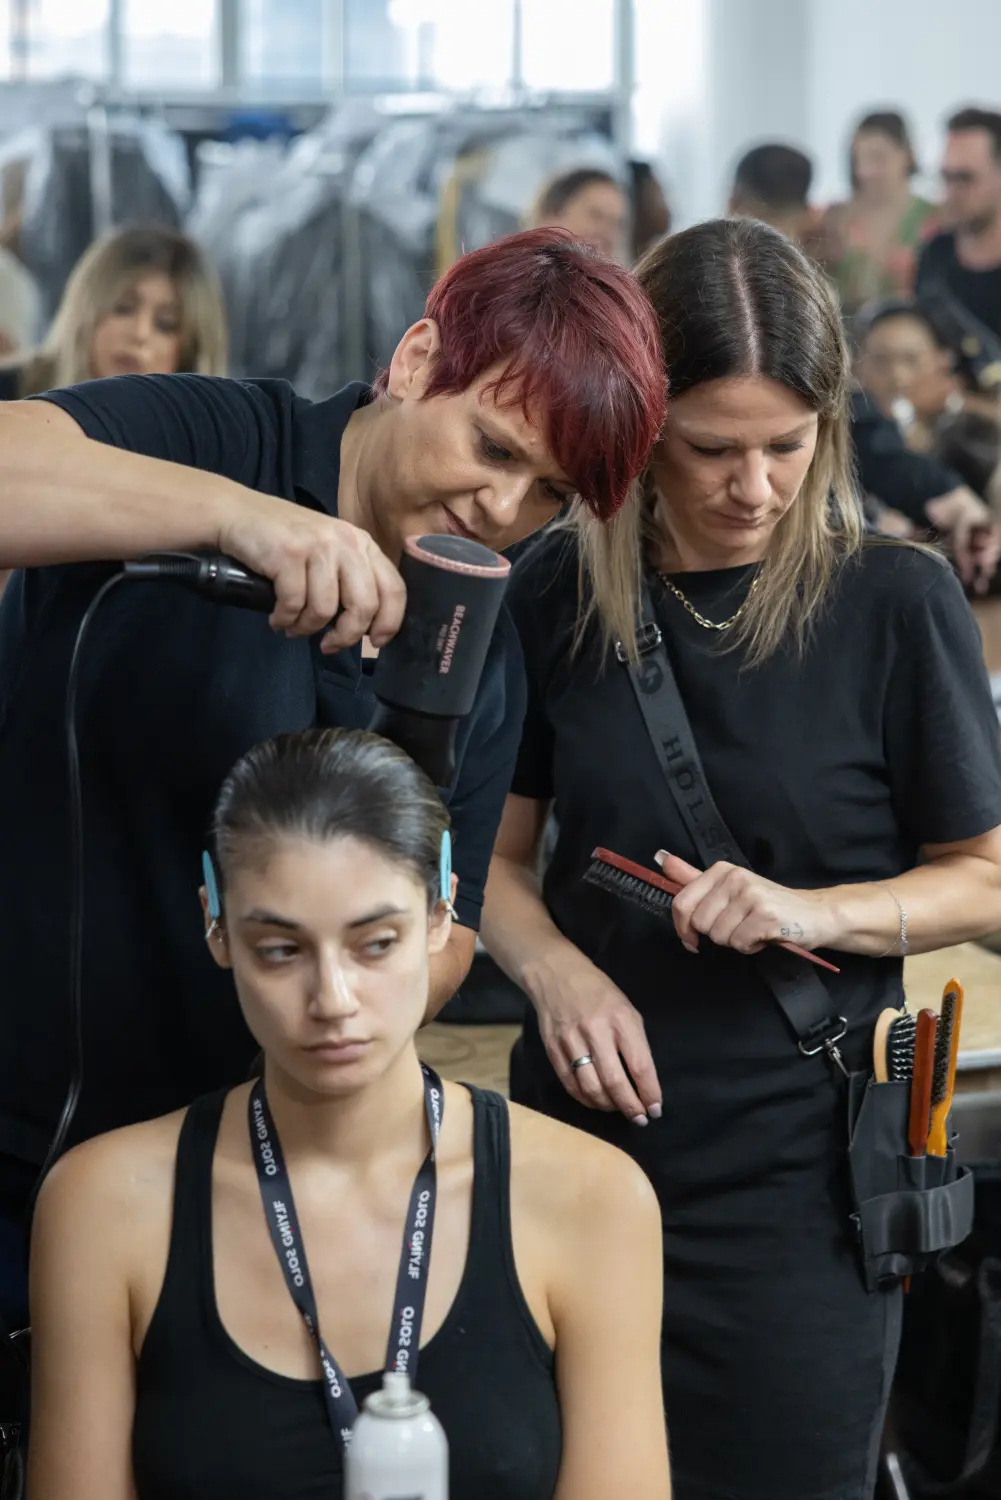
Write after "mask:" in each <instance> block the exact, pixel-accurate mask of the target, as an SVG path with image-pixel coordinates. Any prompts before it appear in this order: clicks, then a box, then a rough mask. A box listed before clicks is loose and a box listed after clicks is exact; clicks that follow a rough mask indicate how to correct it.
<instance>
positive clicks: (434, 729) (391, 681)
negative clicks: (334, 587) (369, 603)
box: [369, 536, 511, 787]
mask: <svg viewBox="0 0 1001 1500" xmlns="http://www.w3.org/2000/svg"><path fill="white" fill-rule="evenodd" d="M510 572H511V564H510V563H509V562H508V561H507V559H506V558H503V557H500V556H499V555H498V554H497V553H496V552H491V550H490V548H489V547H484V546H482V545H481V543H479V542H474V541H471V540H469V539H468V538H467V537H461V536H420V537H409V538H408V539H407V541H406V542H405V543H404V546H403V555H402V557H401V560H400V573H401V575H402V577H403V581H404V583H405V584H406V586H407V609H406V613H405V615H404V617H403V624H402V625H401V627H400V629H399V632H398V633H397V634H396V635H395V636H394V637H393V639H392V640H391V641H390V642H389V644H388V645H386V646H384V647H383V648H382V650H381V651H380V653H379V659H378V661H377V662H376V664H375V675H374V678H373V687H374V689H375V696H376V698H377V700H378V706H377V708H376V711H375V716H374V718H373V719H372V722H371V724H370V725H369V728H370V729H371V730H372V731H373V732H374V733H375V734H381V735H384V736H385V737H386V739H388V740H392V741H393V743H394V744H397V745H399V746H400V748H401V749H402V750H406V752H407V754H408V755H409V756H410V757H411V758H412V759H413V760H415V761H416V762H417V764H418V765H419V766H420V767H421V769H422V770H424V771H426V772H427V774H428V775H429V776H430V777H431V780H432V781H433V782H434V784H435V786H439V787H449V786H451V784H452V780H453V778H454V776H455V734H456V729H457V728H458V725H459V721H460V719H464V718H465V716H466V715H467V714H468V713H469V711H470V709H471V708H472V706H473V700H474V698H475V697H476V690H477V688H478V687H479V683H480V677H481V676H482V673H483V667H484V663H485V662H486V658H487V650H488V648H489V646H490V639H491V637H492V635H493V633H494V626H495V625H496V623H497V616H498V614H499V613H500V607H501V601H502V600H503V598H504V590H505V589H506V587H507V581H508V576H509V574H510Z"/></svg>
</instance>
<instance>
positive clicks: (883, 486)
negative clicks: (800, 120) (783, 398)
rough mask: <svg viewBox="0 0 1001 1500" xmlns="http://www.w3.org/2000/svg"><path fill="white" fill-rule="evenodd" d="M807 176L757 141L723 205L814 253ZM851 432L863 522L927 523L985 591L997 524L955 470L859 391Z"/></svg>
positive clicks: (908, 526)
mask: <svg viewBox="0 0 1001 1500" xmlns="http://www.w3.org/2000/svg"><path fill="white" fill-rule="evenodd" d="M810 181H811V164H810V159H809V157H808V156H805V155H804V153H803V152H802V151H796V150H795V149H794V148H792V147H790V146H783V145H779V144H765V145H761V146H757V147H755V149H754V150H753V151H749V152H748V153H747V155H746V156H744V157H743V158H742V159H741V160H740V162H738V164H737V169H736V172H735V174H734V183H733V188H732V190H731V193H730V202H729V211H730V213H731V215H734V216H736V217H739V218H754V219H759V220H760V221H761V222H762V223H764V224H770V225H771V226H772V228H773V229H779V230H781V231H782V232H783V234H785V235H787V236H788V237H789V238H790V239H793V240H794V241H797V242H798V243H799V245H800V247H801V249H803V250H804V251H806V252H807V254H811V253H812V254H813V258H814V259H817V258H818V255H819V253H820V251H821V249H822V246H821V243H820V241H819V238H818V235H817V233H816V225H817V221H816V218H815V217H814V215H813V214H812V212H811V210H810V205H809V192H810ZM851 437H852V442H853V444H854V448H855V459H856V463H857V465H858V477H859V483H860V488H861V490H862V493H863V495H864V496H865V497H866V501H867V518H868V520H869V522H870V524H871V525H873V526H875V527H876V528H877V529H879V530H885V531H886V532H887V533H888V534H892V535H894V536H904V537H909V536H914V535H916V534H918V533H927V532H928V531H929V530H931V529H934V530H935V531H936V532H938V533H939V534H940V535H942V536H943V537H944V538H945V539H946V540H947V542H948V545H949V547H950V550H951V551H952V555H953V558H954V560H955V562H956V566H957V568H958V570H959V573H960V576H961V577H962V579H963V582H964V584H965V585H966V587H967V588H969V589H971V590H973V591H975V592H977V593H984V592H986V591H987V589H988V588H989V587H990V584H991V581H992V579H993V578H994V575H995V573H996V571H997V565H998V558H999V555H1001V529H999V527H998V526H997V525H996V524H995V523H994V520H993V517H992V516H991V513H990V510H989V509H988V507H987V505H986V504H985V503H984V501H983V500H981V499H980V497H979V496H978V495H976V494H975V493H974V492H973V490H972V489H970V487H969V486H968V485H967V484H965V483H964V482H963V480H962V478H961V476H960V475H959V474H958V473H956V472H955V471H954V470H952V469H949V468H947V467H946V466H945V465H943V464H941V463H938V462H936V461H935V460H934V459H933V458H932V457H931V455H930V454H926V453H913V452H911V451H910V450H909V449H908V447H907V444H906V443H905V441H904V438H903V436H902V434H901V432H900V429H899V428H898V426H897V424H896V422H895V421H894V420H893V419H892V418H891V417H888V416H884V414H883V413H882V412H881V410H880V408H879V405H878V404H877V402H876V401H875V400H874V399H873V397H872V396H871V395H869V394H868V393H867V392H866V391H863V390H861V389H859V390H856V391H855V392H854V393H853V396H852V403H851Z"/></svg>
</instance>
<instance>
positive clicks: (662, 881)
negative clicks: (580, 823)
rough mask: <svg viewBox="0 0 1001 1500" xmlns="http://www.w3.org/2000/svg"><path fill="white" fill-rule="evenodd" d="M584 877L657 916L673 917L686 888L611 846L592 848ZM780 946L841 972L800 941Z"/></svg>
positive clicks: (780, 944)
mask: <svg viewBox="0 0 1001 1500" xmlns="http://www.w3.org/2000/svg"><path fill="white" fill-rule="evenodd" d="M584 879H585V880H586V881H587V883H588V885H596V886H598V887H599V889H600V890H603V891H608V892H610V893H611V895H613V896H618V897H619V898H620V899H621V900H623V901H629V902H631V903H632V905H633V906H638V907H640V908H641V909H642V910H643V911H646V912H649V913H650V914H651V916H655V917H669V916H670V914H671V906H672V905H673V902H674V898H675V896H677V895H678V894H679V892H681V891H683V890H684V886H683V885H679V884H678V882H677V881H675V880H668V878H667V876H666V875H661V874H660V872H659V871H658V870H647V869H646V868H645V867H644V866H643V865H637V864H635V863H634V862H633V861H632V860H631V859H625V858H624V857H623V856H622V855H621V854H613V853H612V851H611V849H602V848H600V847H599V848H597V849H594V850H592V851H591V863H590V864H589V865H588V867H587V869H586V870H585V871H584ZM776 947H779V948H785V949H786V951H787V952H789V953H795V954H796V956H797V958H806V959H809V961H810V963H812V964H817V965H818V966H819V967H820V968H821V969H830V971H831V973H832V974H837V973H839V972H840V970H839V969H838V968H837V967H836V965H834V964H830V963H828V962H827V959H826V958H818V957H817V955H816V953H811V952H810V951H809V949H808V948H800V947H799V946H798V945H797V944H796V943H784V942H780V943H777V944H776Z"/></svg>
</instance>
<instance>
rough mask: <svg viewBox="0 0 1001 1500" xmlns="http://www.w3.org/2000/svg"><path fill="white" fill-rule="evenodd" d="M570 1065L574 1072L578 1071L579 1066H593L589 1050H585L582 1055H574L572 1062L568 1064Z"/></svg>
mask: <svg viewBox="0 0 1001 1500" xmlns="http://www.w3.org/2000/svg"><path fill="white" fill-rule="evenodd" d="M570 1067H571V1070H572V1071H573V1072H574V1073H577V1072H579V1071H580V1069H581V1068H593V1067H594V1058H593V1057H592V1056H591V1054H590V1052H585V1053H584V1054H583V1056H581V1057H575V1058H574V1060H573V1062H572V1063H571V1064H570Z"/></svg>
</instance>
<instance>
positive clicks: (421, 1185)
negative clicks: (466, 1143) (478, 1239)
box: [248, 1064, 445, 1447]
mask: <svg viewBox="0 0 1001 1500" xmlns="http://www.w3.org/2000/svg"><path fill="white" fill-rule="evenodd" d="M421 1069H422V1072H423V1074H424V1108H425V1110H426V1112H427V1121H428V1129H429V1131H430V1133H431V1149H430V1151H429V1152H428V1154H427V1156H426V1157H425V1158H424V1161H423V1162H422V1164H421V1167H420V1170H419V1171H418V1173H417V1176H416V1178H415V1179H414V1186H413V1191H412V1192H411V1194H410V1205H409V1207H408V1209H407V1221H406V1226H405V1229H404V1234H403V1253H402V1255H401V1257H400V1270H399V1275H398V1276H397V1281H396V1299H395V1302H394V1304H393V1321H392V1324H391V1326H390V1332H389V1348H388V1351H387V1354H386V1368H387V1370H403V1371H406V1373H407V1374H408V1375H409V1376H410V1379H411V1381H413V1379H414V1376H415V1375H416V1373H417V1356H418V1352H419V1350H420V1343H421V1324H422V1322H423V1320H424V1298H425V1296H426V1293H427V1274H428V1264H429V1260H430V1255H431V1237H432V1233H433V1230H434V1210H435V1199H436V1198H437V1172H436V1169H435V1148H436V1146H437V1144H438V1135H439V1132H440V1131H441V1121H442V1114H443V1112H444V1107H445V1096H444V1092H443V1090H442V1086H441V1079H440V1078H439V1077H438V1075H437V1073H436V1072H435V1071H434V1069H433V1068H429V1067H427V1066H426V1064H422V1065H421ZM248 1115H249V1123H250V1147H251V1152H252V1154H253V1157H254V1165H255V1167H256V1168H257V1181H258V1185H259V1186H260V1189H261V1202H262V1203H263V1205H264V1217H265V1218H266V1220H267V1224H268V1230H269V1232H270V1234H271V1241H272V1244H273V1245H274V1247H275V1252H276V1254H277V1256H278V1263H279V1265H280V1266H281V1268H282V1274H283V1275H284V1277H285V1285H286V1286H287V1287H288V1289H289V1295H290V1296H291V1298H292V1301H293V1302H294V1303H295V1305H296V1307H297V1308H298V1309H299V1312H300V1313H301V1315H302V1320H303V1322H304V1323H305V1325H306V1328H307V1329H308V1331H309V1334H310V1337H311V1338H313V1339H314V1340H315V1342H316V1347H317V1350H318V1351H319V1355H320V1365H321V1367H322V1369H323V1393H324V1397H325V1400H326V1404H327V1416H328V1417H329V1419H330V1425H331V1428H332V1429H333V1432H334V1435H335V1436H336V1437H338V1438H339V1439H340V1441H341V1442H342V1443H343V1444H344V1446H345V1447H347V1445H348V1443H349V1442H350V1441H351V1432H352V1428H353V1427H354V1422H355V1418H356V1417H357V1415H358V1404H357V1402H356V1401H355V1398H354V1395H353V1394H352V1391H351V1387H350V1385H349V1384H348V1382H347V1379H346V1378H345V1376H344V1374H343V1372H342V1371H341V1368H340V1366H339V1365H338V1363H337V1361H336V1360H335V1359H334V1356H333V1355H332V1354H331V1353H330V1350H329V1349H328V1348H327V1346H326V1344H325V1343H324V1341H323V1335H322V1334H321V1332H320V1319H319V1314H318V1312H317V1308H316V1296H315V1294H314V1292H313V1282H312V1278H311V1277H310V1274H309V1266H308V1264H307V1262H306V1247H305V1245H304V1244H303V1239H302V1230H301V1229H300V1227H299V1219H298V1216H297V1214H296V1211H295V1202H294V1201H293V1198H292V1185H291V1183H290V1182H289V1178H288V1172H287V1171H286V1169H285V1159H284V1157H283V1155H282V1149H281V1143H280V1141H279V1139H278V1132H277V1131H276V1129H275V1126H274V1121H273V1120H272V1118H271V1111H270V1110H269V1109H268V1101H267V1095H266V1094H265V1092H264V1082H263V1080H262V1079H258V1081H257V1082H256V1083H255V1084H254V1086H253V1087H252V1088H251V1090H250V1098H249V1101H248Z"/></svg>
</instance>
